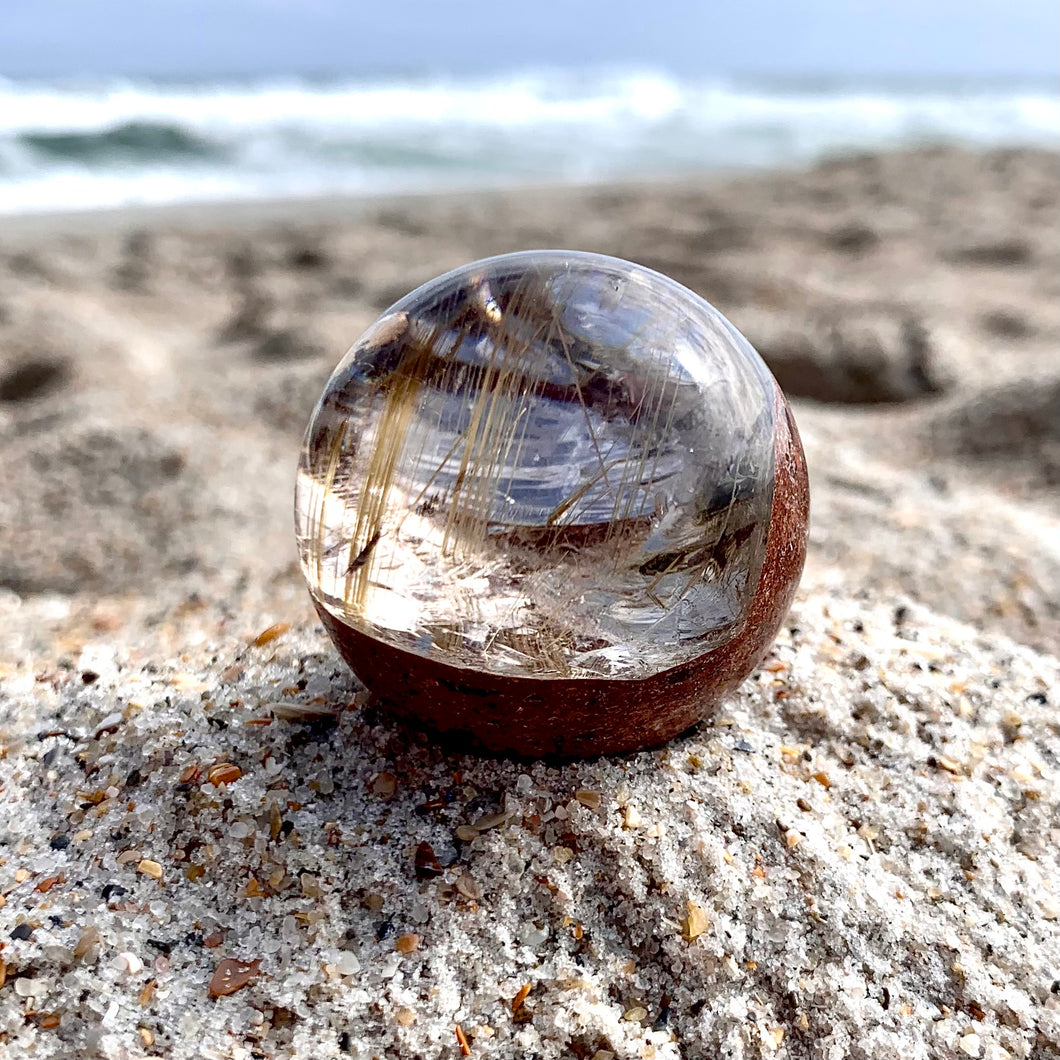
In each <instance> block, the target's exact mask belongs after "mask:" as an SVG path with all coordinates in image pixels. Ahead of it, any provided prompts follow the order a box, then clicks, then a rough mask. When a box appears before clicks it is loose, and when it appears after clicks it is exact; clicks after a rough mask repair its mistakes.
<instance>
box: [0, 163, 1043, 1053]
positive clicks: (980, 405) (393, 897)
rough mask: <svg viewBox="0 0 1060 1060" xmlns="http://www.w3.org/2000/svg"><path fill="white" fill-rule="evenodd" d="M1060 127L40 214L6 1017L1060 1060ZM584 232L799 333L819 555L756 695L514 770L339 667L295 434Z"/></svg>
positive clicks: (115, 1030) (219, 1043) (12, 730)
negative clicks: (738, 173)
mask: <svg viewBox="0 0 1060 1060" xmlns="http://www.w3.org/2000/svg"><path fill="white" fill-rule="evenodd" d="M1056 161H1057V160H1056V157H1055V156H1054V155H1051V154H1047V153H1035V152H1022V151H1021V152H992V153H984V154H974V153H965V152H961V151H956V150H941V149H939V150H925V151H921V152H916V153H912V154H895V155H872V156H859V157H856V158H851V159H846V160H836V161H833V162H828V163H824V164H822V165H820V166H818V167H816V168H815V169H813V170H810V171H806V172H800V173H786V174H768V175H760V176H747V177H742V178H740V179H738V180H736V179H725V180H722V179H714V180H709V181H707V180H704V181H703V183H702V184H701V185H698V186H692V185H690V184H688V183H687V182H686V183H683V184H679V185H672V186H666V185H653V186H644V187H613V188H584V189H568V190H559V189H555V190H547V191H543V190H536V191H529V192H526V193H520V194H516V193H503V194H496V195H491V196H486V197H482V196H453V197H448V198H444V199H419V200H416V199H410V200H404V201H398V200H395V201H388V202H379V203H343V202H328V203H311V204H304V205H291V204H287V205H283V206H280V205H278V206H274V207H266V206H262V207H255V208H233V209H230V210H217V209H212V210H205V209H204V210H193V209H185V210H181V211H161V212H154V213H128V214H115V215H98V216H94V217H82V218H48V219H23V220H18V221H14V220H11V221H6V220H5V222H4V224H3V226H2V227H0V481H3V483H4V489H3V490H2V491H0V786H2V794H3V800H2V802H0V896H2V897H0V943H2V944H3V945H2V948H0V984H2V985H0V1055H11V1056H19V1057H22V1056H26V1057H30V1056H37V1057H48V1058H53V1057H54V1058H59V1057H69V1056H83V1057H97V1056H98V1057H105V1058H122V1057H139V1056H145V1055H148V1056H150V1055H158V1056H166V1057H173V1058H184V1057H187V1058H193V1057H194V1058H199V1057H217V1058H228V1057H233V1058H236V1057H238V1058H246V1060H250V1058H256V1057H268V1058H272V1057H276V1058H283V1057H291V1056H296V1057H306V1058H309V1057H312V1058H314V1060H316V1058H342V1057H346V1056H353V1057H360V1058H365V1060H367V1058H369V1057H381V1058H382V1057H397V1056H402V1057H424V1058H428V1057H429V1058H434V1057H457V1056H460V1055H462V1053H464V1051H465V1048H466V1050H469V1053H467V1055H472V1056H482V1057H542V1058H560V1057H564V1058H565V1057H571V1056H575V1057H580V1058H588V1057H594V1056H595V1057H597V1058H598V1060H606V1058H608V1057H622V1058H627V1057H628V1058H640V1057H658V1058H660V1060H663V1058H665V1060H676V1058H682V1060H694V1058H700V1057H708V1056H715V1055H718V1056H731V1057H777V1058H782V1057H791V1058H804V1057H805V1058H811V1057H812V1058H819V1057H820V1058H829V1060H832V1058H835V1060H839V1058H847V1057H849V1058H862V1057H864V1058H870V1057H871V1058H882V1057H896V1058H898V1057H901V1058H903V1060H905V1058H914V1060H915V1058H925V1060H926V1058H932V1060H936V1058H951V1057H952V1058H957V1060H963V1058H967V1057H983V1058H991V1060H1001V1058H1005V1057H1019V1058H1031V1057H1047V1056H1052V1055H1060V920H1058V918H1060V807H1058V803H1060V715H1058V707H1060V703H1058V692H1057V687H1058V680H1057V679H1058V676H1060V674H1058V670H1060V664H1058V660H1057V643H1058V641H1060V636H1058V634H1060V623H1058V613H1060V600H1058V597H1060V517H1058V514H1057V511H1056V504H1055V494H1056V487H1057V484H1058V482H1060V416H1058V415H1057V413H1058V411H1060V409H1058V399H1060V367H1058V364H1057V358H1056V348H1057V339H1058V335H1060V300H1058V299H1057V297H1056V296H1057V294H1058V293H1060V291H1058V287H1060V282H1058V276H1060V272H1058V269H1057V265H1058V252H1057V240H1056V229H1057V185H1056V180H1055V172H1056ZM557 245H561V246H568V247H572V248H575V249H586V250H597V251H601V252H605V253H611V254H617V255H619V256H622V257H627V258H630V259H633V260H637V261H640V262H643V263H644V264H647V265H650V266H652V267H655V268H658V269H661V270H662V271H664V272H667V273H669V274H670V275H672V276H674V277H675V278H676V279H678V280H680V281H681V282H683V283H686V284H688V285H689V286H691V287H692V288H694V289H695V290H697V291H699V292H700V293H701V294H703V295H704V296H705V297H707V298H708V299H709V300H710V301H712V302H713V303H715V304H716V305H717V306H718V307H719V308H720V309H721V310H722V311H723V312H725V313H726V314H727V315H728V316H729V317H730V318H731V319H732V320H733V321H734V323H736V324H737V326H739V327H740V328H741V329H742V330H744V331H745V333H746V334H747V335H748V337H749V338H750V339H751V340H752V342H754V343H755V344H756V345H757V346H758V347H759V349H760V350H761V351H762V353H763V355H764V356H765V357H766V358H767V360H768V361H769V362H770V364H771V366H772V367H773V369H774V371H775V372H776V374H777V376H778V378H779V379H780V380H781V381H782V383H783V384H784V385H785V387H786V389H787V390H788V392H789V394H791V395H792V396H793V398H794V405H795V410H796V415H797V418H798V421H799V426H800V429H801V432H802V436H803V440H804V442H805V445H806V450H807V455H808V459H809V463H810V469H811V488H812V491H813V516H812V527H811V545H810V549H811V551H810V559H809V562H808V566H807V571H806V575H805V578H804V581H803V587H802V589H801V591H800V595H799V598H798V601H797V603H796V606H795V608H794V609H793V611H792V613H791V615H790V617H789V619H788V621H787V623H786V624H785V627H784V629H783V630H782V633H781V635H780V637H779V639H778V641H777V644H776V647H775V649H774V651H773V652H772V654H771V655H770V657H769V658H768V659H767V661H766V663H765V664H764V666H763V668H762V669H761V671H760V672H759V673H757V674H756V675H754V676H753V677H752V678H751V679H749V680H748V681H747V682H746V683H745V685H744V686H743V688H742V689H741V691H740V693H739V695H738V696H736V697H735V698H734V699H733V700H732V701H731V702H729V703H728V704H727V705H726V707H725V709H724V710H723V711H722V713H721V714H720V715H719V716H718V717H716V718H714V719H712V720H710V721H708V722H706V723H704V724H702V725H701V726H699V727H698V728H697V729H696V730H694V731H692V732H690V733H688V734H686V735H685V736H683V737H681V738H679V739H678V740H675V741H673V742H672V743H671V744H670V745H669V746H667V747H665V748H663V749H661V750H656V751H651V752H643V753H640V754H636V755H631V756H628V757H624V758H610V759H601V760H598V761H587V762H576V763H567V764H555V763H540V762H535V763H531V762H518V761H507V760H482V759H478V758H475V757H472V756H470V755H466V754H461V753H459V751H452V750H447V749H443V748H441V747H439V746H438V745H437V742H436V741H435V740H432V739H430V738H428V737H424V736H420V735H417V734H411V733H408V732H407V731H405V730H402V729H400V728H397V727H395V726H394V725H393V724H391V723H390V722H388V721H387V719H386V718H385V717H381V716H379V715H378V714H377V712H376V711H375V710H374V708H373V706H372V704H371V703H370V702H368V701H367V699H366V697H365V695H364V694H363V692H362V691H361V690H360V689H359V687H358V685H357V683H356V681H355V679H354V678H353V677H352V675H351V674H350V673H349V672H348V671H347V670H346V669H345V667H344V666H343V665H342V663H341V662H340V661H339V659H338V657H337V655H336V653H335V652H334V650H333V649H332V647H331V645H330V643H329V642H328V641H327V639H326V637H325V636H324V634H323V632H322V631H321V629H320V627H319V625H318V624H317V622H316V621H315V616H314V615H313V613H312V609H311V607H310V605H309V601H308V597H307V594H306V592H305V588H304V585H303V584H302V581H301V575H300V573H299V571H298V568H297V563H296V560H295V554H294V544H293V531H292V528H291V493H292V483H293V473H294V464H295V461H296V459H297V448H298V444H299V440H300V436H301V432H302V430H303V428H304V425H305V422H306V420H307V418H308V415H309V411H310V409H311V407H312V405H313V402H314V401H315V400H316V397H317V396H318V394H319V392H320V390H321V388H322V387H323V384H324V382H325V380H326V378H327V376H328V374H329V373H330V371H331V368H332V367H333V365H334V363H335V362H336V361H337V360H338V358H339V357H340V356H341V354H342V352H343V351H344V350H345V349H346V347H347V346H348V345H349V344H350V343H351V342H352V341H353V340H354V339H355V338H356V337H357V335H359V334H360V332H361V331H362V330H363V329H364V328H365V327H366V326H367V325H368V324H369V323H370V322H371V321H372V320H373V319H374V318H375V316H376V315H377V314H378V313H379V312H380V311H381V310H382V309H384V308H386V307H387V306H388V305H389V304H390V303H391V302H392V301H394V300H395V299H396V298H398V297H400V296H401V295H403V294H404V293H406V292H407V291H408V290H410V289H411V288H412V287H414V286H416V285H417V284H419V283H420V282H422V281H424V280H426V279H429V278H430V277H432V276H434V275H436V274H437V273H439V272H441V271H444V270H445V269H447V268H450V267H453V266H455V265H458V264H461V263H463V262H465V261H469V260H472V259H474V258H476V257H482V256H484V255H487V254H492V253H499V252H503V251H506V250H515V249H525V248H528V247H534V246H557ZM462 1043H466V1044H462Z"/></svg>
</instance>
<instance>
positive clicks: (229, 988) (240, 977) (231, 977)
mask: <svg viewBox="0 0 1060 1060" xmlns="http://www.w3.org/2000/svg"><path fill="white" fill-rule="evenodd" d="M260 971H261V958H260V957H259V958H257V959H255V960H253V961H237V960H235V959H234V958H231V957H228V958H226V959H225V960H223V961H221V963H220V964H219V965H218V966H217V970H216V971H215V972H214V973H213V978H212V979H211V980H210V986H209V993H210V997H227V996H228V995H229V994H234V993H235V992H236V991H237V990H242V989H243V987H245V986H246V985H247V984H248V983H250V982H251V981H252V980H253V979H255V978H256V977H257V976H258V974H259V973H260Z"/></svg>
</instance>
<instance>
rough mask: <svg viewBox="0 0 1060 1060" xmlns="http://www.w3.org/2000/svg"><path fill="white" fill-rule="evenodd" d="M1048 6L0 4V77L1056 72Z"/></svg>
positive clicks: (408, 0) (797, 1)
mask: <svg viewBox="0 0 1060 1060" xmlns="http://www.w3.org/2000/svg"><path fill="white" fill-rule="evenodd" d="M1058 38H1060V4H1058V3H1057V0H724V2H707V0H701V2H696V0H522V2H521V3H512V2H510V0H509V2H507V3H499V2H496V0H493V2H487V0H477V2H474V0H405V2H397V3H386V2H384V3H379V2H378V0H0V75H5V74H6V75H8V76H38V77H53V76H62V75H72V76H78V75H93V74H95V75H108V74H130V75H152V74H153V75H159V76H175V77H180V76H188V77H203V76H218V75H226V74H227V75H243V74H249V75H258V74H268V73H277V72H284V73H322V74H352V75H368V76H378V75H380V74H391V73H392V74H408V73H417V72H426V73H440V72H444V73H457V74H458V73H475V72H480V71H481V72H489V73H493V72H496V71H498V70H503V69H505V68H506V67H518V66H526V65H541V64H557V65H564V66H569V65H578V64H586V65H600V64H606V63H615V64H620V63H628V62H635V63H644V64H648V65H653V66H661V67H668V68H671V69H673V70H675V71H677V72H681V73H690V74H696V73H701V74H716V73H720V74H725V73H735V74H740V73H748V74H759V75H761V74H777V75H780V76H800V75H812V74H839V75H849V74H864V75H868V76H873V75H875V76H888V75H943V76H954V75H965V74H967V75H975V76H983V75H1000V76H1004V75H1013V74H1016V75H1027V76H1030V77H1041V76H1054V75H1055V74H1057V73H1058V70H1060V53H1058V48H1057V41H1058Z"/></svg>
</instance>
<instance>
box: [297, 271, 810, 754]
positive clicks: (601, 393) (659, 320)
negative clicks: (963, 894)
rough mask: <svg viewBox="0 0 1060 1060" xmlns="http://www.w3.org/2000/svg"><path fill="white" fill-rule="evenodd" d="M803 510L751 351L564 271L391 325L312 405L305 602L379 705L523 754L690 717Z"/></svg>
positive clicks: (746, 660) (736, 653)
mask: <svg viewBox="0 0 1060 1060" xmlns="http://www.w3.org/2000/svg"><path fill="white" fill-rule="evenodd" d="M807 514H808V491H807V484H806V469H805V462H804V459H803V454H802V448H801V445H800V443H799V440H798V435H797V432H796V430H795V426H794V422H793V420H792V419H791V415H790V412H789V410H788V406H787V403H786V401H785V399H784V397H783V395H782V394H781V392H780V390H779V388H778V387H777V384H776V382H775V381H774V379H773V377H772V376H771V375H770V373H769V370H768V369H767V368H766V366H765V364H764V363H763V361H762V359H761V358H760V357H759V356H758V354H757V353H756V352H755V351H754V350H753V349H752V347H751V346H750V345H749V344H748V343H747V341H746V340H745V339H744V338H743V337H742V336H741V335H740V334H739V332H737V331H736V329H735V328H734V327H733V326H732V325H731V324H730V323H729V322H728V321H727V320H726V319H725V318H724V317H723V316H722V315H721V314H720V313H719V312H718V311H717V310H716V309H714V308H713V307H712V306H710V305H709V304H708V303H707V302H705V301H704V300H703V299H702V298H700V297H699V296H698V295H696V294H694V293H693V292H692V291H689V290H688V289H687V288H685V287H682V286H681V285H680V284H678V283H676V282H674V281H673V280H670V279H668V278H667V277H665V276H662V275H660V274H659V273H656V272H652V271H650V270H649V269H646V268H642V267H641V266H638V265H634V264H631V263H629V262H626V261H620V260H618V259H616V258H609V257H604V256H602V255H598V254H585V253H575V252H568V251H528V252H523V253H519V254H508V255H503V256H501V257H496V258H489V259H487V260H485V261H479V262H475V263H474V264H471V265H467V266H464V267H463V268H459V269H456V270H454V271H453V272H450V273H447V274H446V275H444V276H441V277H439V278H438V279H436V280H432V281H431V282H429V283H427V284H425V285H424V286H422V287H420V288H419V289H417V290H416V291H413V292H412V293H411V294H409V295H408V296H407V297H405V298H403V299H402V300H401V301H399V302H397V303H396V304H395V305H394V306H393V307H392V308H391V309H389V310H387V312H386V313H384V314H383V316H382V317H380V319H379V320H378V321H377V322H376V323H375V324H374V325H373V326H372V327H371V328H370V329H369V330H368V331H367V333H366V334H365V335H364V336H362V338H361V339H360V340H359V341H358V342H357V343H356V345H354V346H353V348H352V349H351V350H350V351H349V353H347V355H346V356H345V358H343V360H342V362H341V363H340V364H339V366H338V367H337V368H336V369H335V372H334V373H333V374H332V376H331V379H330V380H329V381H328V384H327V386H326V388H325V390H324V393H323V395H322V397H321V399H320V401H319V402H318V404H317V406H316V409H315V410H314V412H313V415H312V419H311V421H310V423H309V427H308V430H307V432H306V435H305V441H304V444H303V448H302V453H301V461H300V465H299V470H298V480H297V487H296V502H295V517H296V527H297V537H298V547H299V553H300V557H301V564H302V570H303V573H304V574H305V578H306V581H307V583H308V586H309V590H310V593H311V595H312V598H313V601H314V603H315V605H316V608H317V610H318V612H319V614H320V616H321V618H322V619H323V621H324V624H325V626H326V627H327V629H328V631H329V633H330V634H331V636H332V638H333V640H334V641H335V643H336V645H337V647H338V648H339V650H340V651H341V653H342V654H343V656H344V657H345V658H346V660H347V661H348V662H349V664H350V665H351V667H352V668H353V669H354V671H355V672H356V673H357V674H358V676H359V677H360V678H361V679H362V680H363V681H364V683H365V684H366V685H367V687H368V688H369V689H370V690H371V691H372V692H373V693H375V695H376V697H377V698H378V700H379V701H380V702H381V703H382V704H383V705H385V706H386V707H388V708H389V709H390V710H392V711H393V712H395V713H397V714H399V715H401V716H404V717H405V718H406V719H410V720H412V721H414V722H418V723H425V724H426V725H427V726H429V727H431V728H433V729H435V730H441V731H449V732H450V733H452V734H453V735H459V736H463V737H466V738H467V740H468V741H469V742H471V743H473V744H476V745H478V746H480V747H485V748H488V749H492V750H496V751H516V752H520V753H525V754H547V753H558V754H591V753H600V752H604V751H618V750H626V749H631V748H635V747H641V746H648V745H651V744H655V743H658V742H661V741H662V740H665V739H667V738H669V737H670V736H673V735H674V734H676V733H678V732H680V731H681V730H682V729H684V728H687V727H688V726H689V725H691V724H693V723H695V722H696V721H697V720H699V719H700V718H702V717H703V716H705V715H706V714H707V713H708V712H709V710H710V709H711V707H712V706H713V705H714V703H715V702H716V701H717V700H718V698H719V697H720V696H722V695H724V694H725V693H726V692H728V691H730V690H731V689H732V688H734V687H735V686H736V685H737V684H738V683H739V682H740V681H741V680H743V678H744V677H746V676H747V674H748V673H749V672H750V671H751V670H752V669H753V667H754V666H755V665H756V664H757V662H758V661H759V660H760V658H761V656H762V655H763V654H764V652H765V651H766V650H767V649H768V647H769V644H770V643H771V642H772V639H773V637H774V636H775V634H776V630H777V628H778V626H779V623H780V622H781V620H782V619H783V616H784V614H785V613H786V611H787V609H788V606H789V605H790V602H791V598H792V595H793V594H794V590H795V586H796V584H797V581H798V578H799V575H800V573H801V570H802V563H803V559H804V557H805V550H806V522H807Z"/></svg>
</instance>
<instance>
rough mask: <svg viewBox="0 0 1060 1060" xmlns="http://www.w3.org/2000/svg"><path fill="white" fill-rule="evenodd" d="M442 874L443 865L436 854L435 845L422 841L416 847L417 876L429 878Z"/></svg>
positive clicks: (418, 877)
mask: <svg viewBox="0 0 1060 1060" xmlns="http://www.w3.org/2000/svg"><path fill="white" fill-rule="evenodd" d="M441 874H442V866H441V863H440V862H439V861H438V858H437V857H436V856H435V853H434V847H432V846H431V844H430V843H420V845H419V846H418V847H416V878H417V879H418V880H428V879H431V878H432V877H433V876H441Z"/></svg>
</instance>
